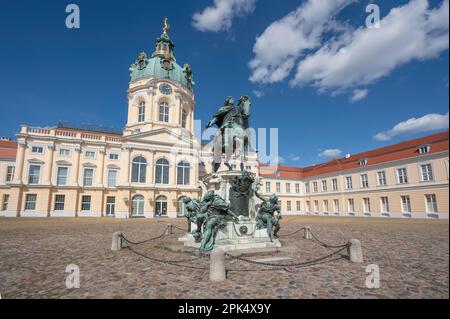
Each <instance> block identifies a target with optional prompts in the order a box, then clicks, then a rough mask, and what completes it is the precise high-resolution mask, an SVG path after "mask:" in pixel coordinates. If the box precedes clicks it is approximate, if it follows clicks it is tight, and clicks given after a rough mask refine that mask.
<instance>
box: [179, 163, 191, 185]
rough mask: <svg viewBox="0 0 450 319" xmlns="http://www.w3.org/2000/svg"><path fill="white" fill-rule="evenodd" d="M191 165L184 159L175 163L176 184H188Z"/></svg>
mask: <svg viewBox="0 0 450 319" xmlns="http://www.w3.org/2000/svg"><path fill="white" fill-rule="evenodd" d="M190 172H191V166H190V164H189V163H188V162H186V161H181V162H179V163H178V165H177V184H178V185H189V183H190V174H191V173H190Z"/></svg>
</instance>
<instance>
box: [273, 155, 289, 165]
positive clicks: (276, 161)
mask: <svg viewBox="0 0 450 319" xmlns="http://www.w3.org/2000/svg"><path fill="white" fill-rule="evenodd" d="M284 162H286V159H285V158H284V157H283V156H280V155H278V156H274V157H271V158H270V163H271V164H280V163H284Z"/></svg>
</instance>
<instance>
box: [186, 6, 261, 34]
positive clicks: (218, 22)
mask: <svg viewBox="0 0 450 319" xmlns="http://www.w3.org/2000/svg"><path fill="white" fill-rule="evenodd" d="M255 2H256V0H214V5H212V6H210V7H206V8H205V9H204V10H203V11H202V12H197V13H195V14H194V16H193V17H192V20H193V21H192V23H193V25H194V27H195V28H196V29H197V30H200V31H203V32H205V31H213V32H219V31H223V30H228V29H230V28H231V25H232V23H233V18H234V17H236V16H245V15H247V14H250V13H252V12H253V10H254V9H255Z"/></svg>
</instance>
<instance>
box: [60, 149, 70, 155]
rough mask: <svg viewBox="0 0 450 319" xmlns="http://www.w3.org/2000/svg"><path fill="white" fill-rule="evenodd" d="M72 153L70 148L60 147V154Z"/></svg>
mask: <svg viewBox="0 0 450 319" xmlns="http://www.w3.org/2000/svg"><path fill="white" fill-rule="evenodd" d="M69 155H70V149H68V148H60V149H59V156H69Z"/></svg>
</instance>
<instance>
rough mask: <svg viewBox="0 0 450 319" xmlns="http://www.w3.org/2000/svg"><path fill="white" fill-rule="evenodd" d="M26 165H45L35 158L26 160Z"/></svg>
mask: <svg viewBox="0 0 450 319" xmlns="http://www.w3.org/2000/svg"><path fill="white" fill-rule="evenodd" d="M28 163H31V164H45V162H44V161H42V160H40V159H37V158H30V159H29V160H28Z"/></svg>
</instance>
